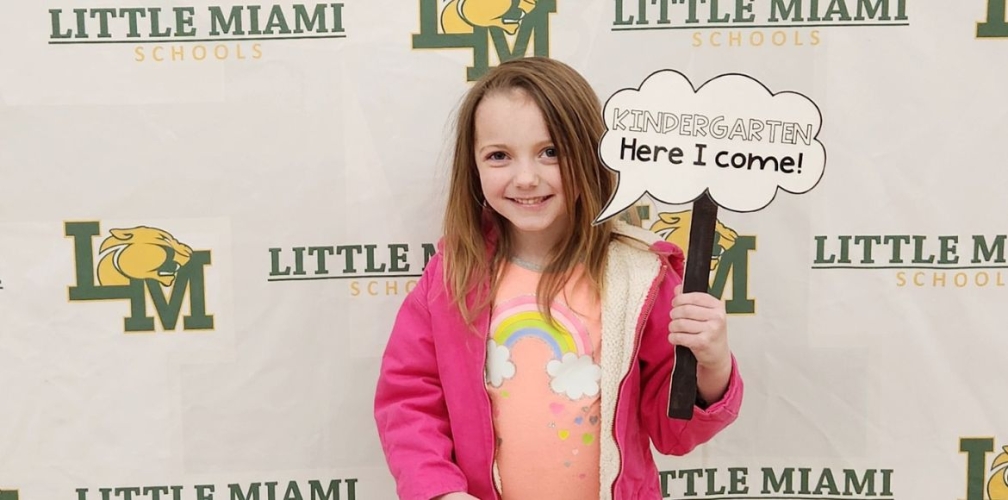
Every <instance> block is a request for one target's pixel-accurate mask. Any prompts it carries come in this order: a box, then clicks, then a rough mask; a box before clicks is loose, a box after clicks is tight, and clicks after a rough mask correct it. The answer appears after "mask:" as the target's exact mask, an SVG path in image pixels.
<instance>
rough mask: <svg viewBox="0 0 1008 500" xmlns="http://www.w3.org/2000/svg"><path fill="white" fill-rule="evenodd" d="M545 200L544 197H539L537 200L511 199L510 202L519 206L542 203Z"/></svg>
mask: <svg viewBox="0 0 1008 500" xmlns="http://www.w3.org/2000/svg"><path fill="white" fill-rule="evenodd" d="M545 199H546V197H545V196H540V197H538V198H512V200H514V201H515V203H518V204H519V205H535V204H537V203H542V201H543V200H545Z"/></svg>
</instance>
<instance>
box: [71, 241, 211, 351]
mask: <svg viewBox="0 0 1008 500" xmlns="http://www.w3.org/2000/svg"><path fill="white" fill-rule="evenodd" d="M64 226H65V232H66V236H67V237H69V238H71V239H73V241H74V265H75V268H76V278H77V283H76V284H75V285H73V286H71V287H70V300H71V301H79V300H129V301H130V316H128V317H126V318H125V320H124V329H125V331H126V332H151V331H154V317H153V316H148V314H147V298H148V297H150V300H151V302H152V303H153V306H154V311H155V313H156V314H157V317H158V319H159V320H160V322H161V326H162V327H163V328H164V330H174V329H175V327H176V325H177V324H178V318H179V315H180V314H181V312H182V306H183V303H184V302H185V297H186V294H187V293H188V296H189V314H188V315H187V316H185V317H184V318H183V321H182V328H183V330H213V327H214V321H213V319H214V318H213V316H212V315H208V314H207V311H206V280H205V278H204V273H203V268H204V266H208V265H210V251H208V250H193V249H192V248H191V247H189V246H188V245H186V244H184V243H181V242H179V241H178V240H177V239H175V237H174V236H172V235H171V234H169V233H167V232H166V231H163V230H161V229H157V228H152V227H146V226H137V227H132V228H128V229H112V230H110V231H109V236H108V237H107V238H105V239H104V240H103V241H102V242H101V245H100V246H99V248H98V253H99V256H100V258H101V260H99V261H98V265H97V267H96V266H95V253H94V245H93V239H94V237H95V236H99V235H100V234H101V228H100V226H99V223H98V222H67V223H65V225H64ZM95 276H97V281H98V283H97V284H95ZM166 291H167V295H166Z"/></svg>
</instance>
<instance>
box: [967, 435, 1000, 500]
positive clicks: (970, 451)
mask: <svg viewBox="0 0 1008 500" xmlns="http://www.w3.org/2000/svg"><path fill="white" fill-rule="evenodd" d="M992 451H994V439H992V438H962V439H960V440H959V452H961V453H966V500H984V476H985V475H986V473H987V471H986V470H985V469H986V465H987V454H988V453H990V452H992Z"/></svg>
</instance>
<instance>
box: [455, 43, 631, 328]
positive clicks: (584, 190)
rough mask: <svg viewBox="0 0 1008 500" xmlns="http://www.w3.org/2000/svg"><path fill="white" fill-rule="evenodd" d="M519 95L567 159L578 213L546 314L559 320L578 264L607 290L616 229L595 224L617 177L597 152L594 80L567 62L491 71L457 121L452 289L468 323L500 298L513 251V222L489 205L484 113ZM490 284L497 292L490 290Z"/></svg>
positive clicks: (549, 269)
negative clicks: (478, 151)
mask: <svg viewBox="0 0 1008 500" xmlns="http://www.w3.org/2000/svg"><path fill="white" fill-rule="evenodd" d="M515 89H520V90H522V91H524V93H525V95H526V96H528V98H529V99H531V101H532V102H533V103H535V104H536V106H537V107H538V108H539V110H540V111H541V112H542V114H543V118H544V120H545V122H546V128H547V130H548V131H549V135H550V138H551V140H552V142H553V145H554V147H556V150H557V156H558V157H559V164H560V175H561V177H560V178H561V180H562V182H563V195H564V199H565V200H566V204H567V206H566V210H567V213H568V214H569V215H570V227H569V230H568V231H567V234H565V235H564V237H563V238H562V239H561V240H560V241H559V242H558V243H557V245H556V246H555V247H554V248H553V249H552V252H551V253H550V259H549V262H548V264H547V265H546V267H545V269H544V271H543V277H542V279H541V280H540V281H539V285H538V289H537V291H536V293H537V296H538V300H537V302H538V305H539V310H540V312H541V313H542V314H543V315H544V316H546V318H550V319H551V315H550V308H549V304H550V303H551V302H552V301H553V299H554V298H556V296H557V294H559V293H560V291H561V290H562V289H563V287H564V284H565V283H566V282H567V280H568V279H569V278H570V277H571V274H572V272H573V270H574V264H575V263H577V262H581V263H583V264H584V271H585V274H584V276H585V277H587V278H588V280H589V282H590V283H591V284H592V285H593V286H594V287H595V290H596V292H599V291H600V290H601V288H602V277H603V269H604V267H605V261H606V250H607V248H608V243H609V240H610V238H611V237H612V224H611V223H610V222H609V221H606V222H603V223H601V224H599V225H597V226H593V225H592V221H593V220H594V219H595V216H596V215H597V214H598V213H599V212H600V211H601V210H602V207H603V205H604V203H605V201H606V200H608V199H609V196H610V194H611V192H612V190H613V188H614V185H615V176H614V174H613V173H612V172H610V171H609V170H607V169H606V168H605V167H604V166H603V165H602V163H601V160H600V159H599V157H598V153H597V151H598V144H599V140H600V139H601V137H602V133H603V132H604V131H605V124H604V123H603V121H602V111H601V108H600V104H599V100H598V97H597V96H596V95H595V91H594V90H593V89H592V88H591V86H590V85H589V84H588V82H587V81H585V79H584V78H583V77H582V76H581V75H580V74H578V73H577V71H575V70H574V69H573V68H571V67H570V66H568V65H566V64H564V63H561V62H559V61H556V60H554V59H548V58H541V57H531V58H524V59H515V60H512V61H508V62H505V63H502V64H500V65H499V66H497V67H495V68H493V69H491V70H490V71H489V72H488V73H487V74H486V75H485V76H484V77H483V78H482V79H480V80H479V81H478V82H476V83H475V84H474V86H473V87H472V89H470V90H469V92H468V93H467V94H466V96H465V98H464V99H463V101H462V104H461V106H460V108H459V112H458V116H457V118H456V122H455V130H456V137H455V150H454V159H453V162H452V172H451V183H450V186H449V190H448V205H447V208H446V210H445V216H444V245H445V246H444V257H445V284H446V285H447V288H448V291H449V294H450V297H451V300H452V301H453V302H454V303H455V304H456V305H457V306H458V308H459V310H460V312H461V313H462V316H463V318H464V319H465V320H466V322H468V323H472V321H473V319H474V317H475V315H476V314H477V313H479V312H481V311H482V310H484V309H485V308H487V307H489V305H490V301H491V300H492V298H493V296H494V294H495V293H496V285H497V270H498V269H499V268H500V266H501V264H502V263H503V261H504V260H505V259H506V258H507V256H508V255H509V254H510V251H511V241H510V240H509V238H508V231H507V230H506V227H507V226H506V224H507V221H506V219H504V218H503V217H501V216H500V215H499V214H497V213H496V212H494V211H492V210H490V209H488V208H485V207H484V205H483V203H482V200H483V199H484V198H483V192H482V188H481V186H480V179H479V173H478V172H477V169H476V159H475V136H476V129H475V125H476V124H475V116H476V109H477V107H479V105H480V103H481V102H482V100H483V99H484V98H486V97H487V96H490V95H493V94H496V93H501V92H510V91H513V90H515ZM485 224H489V225H490V227H489V228H488V227H485ZM487 230H489V231H490V232H491V233H492V234H495V235H496V237H497V238H498V240H497V242H496V246H495V251H494V252H493V253H489V252H487V244H486V242H485V239H486V231H487ZM485 284H489V286H488V287H487V288H483V286H484V285H485ZM473 292H475V293H476V296H475V297H476V298H475V300H473V301H470V302H467V300H466V297H467V296H468V295H469V294H470V293H473Z"/></svg>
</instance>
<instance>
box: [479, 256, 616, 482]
mask: <svg viewBox="0 0 1008 500" xmlns="http://www.w3.org/2000/svg"><path fill="white" fill-rule="evenodd" d="M540 276H541V275H540V274H539V273H537V272H534V271H530V270H527V269H524V268H522V267H519V266H516V265H513V264H507V265H506V267H505V269H504V270H503V273H502V276H501V282H500V285H499V288H498V291H497V297H496V298H495V300H494V307H493V314H492V316H491V320H490V333H489V335H490V338H489V339H488V340H487V366H486V382H487V390H488V392H489V394H490V402H491V406H492V408H493V423H494V429H495V431H496V434H497V456H496V460H497V466H498V469H499V471H500V477H501V487H502V490H503V491H502V492H501V493H502V495H503V498H504V500H527V499H543V498H548V499H551V500H565V499H571V500H575V499H576V500H585V499H590V498H598V494H599V442H598V438H599V427H600V422H599V419H600V412H599V401H600V400H599V380H600V379H601V374H602V372H601V369H600V368H599V360H600V357H599V350H600V348H601V343H602V342H601V309H600V304H599V299H598V297H597V295H596V294H595V293H593V291H592V290H591V287H590V286H589V285H588V284H587V280H581V279H580V277H581V272H580V269H579V270H578V271H577V272H576V273H575V275H574V276H573V277H572V279H571V280H570V281H569V282H568V284H567V286H566V287H565V289H564V292H563V293H561V294H559V295H558V296H557V297H556V299H555V300H554V302H553V304H552V305H551V314H552V315H553V320H554V322H555V323H556V324H555V325H549V324H548V323H546V320H545V318H544V317H543V316H542V314H540V313H539V310H538V308H537V305H536V295H535V292H536V286H537V285H538V284H539V278H540Z"/></svg>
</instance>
